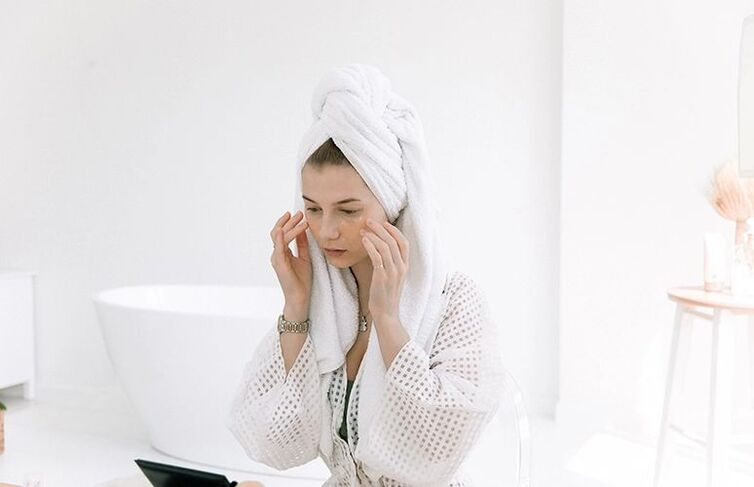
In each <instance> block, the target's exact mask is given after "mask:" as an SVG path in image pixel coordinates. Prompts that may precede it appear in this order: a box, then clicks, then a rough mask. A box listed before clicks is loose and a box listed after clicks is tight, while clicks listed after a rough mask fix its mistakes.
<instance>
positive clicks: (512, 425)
mask: <svg viewBox="0 0 754 487" xmlns="http://www.w3.org/2000/svg"><path fill="white" fill-rule="evenodd" d="M462 470H463V472H464V473H465V474H466V475H467V476H468V477H469V478H470V480H471V482H472V483H473V485H474V486H476V487H483V486H504V487H529V483H530V471H531V427H530V425H529V417H528V415H527V413H526V408H525V405H524V400H523V392H522V390H521V388H520V387H519V385H518V382H516V380H515V379H514V378H513V376H512V375H511V374H510V372H508V371H507V370H505V375H504V387H503V388H502V392H501V398H500V403H499V406H498V410H497V412H496V414H495V416H494V417H493V418H492V420H491V421H490V423H489V424H488V425H487V426H486V427H485V429H484V432H483V433H482V435H481V437H480V438H479V440H478V441H477V443H476V444H475V445H474V447H473V449H472V450H471V452H470V453H469V456H468V458H467V459H466V461H465V462H464V463H463V466H462Z"/></svg>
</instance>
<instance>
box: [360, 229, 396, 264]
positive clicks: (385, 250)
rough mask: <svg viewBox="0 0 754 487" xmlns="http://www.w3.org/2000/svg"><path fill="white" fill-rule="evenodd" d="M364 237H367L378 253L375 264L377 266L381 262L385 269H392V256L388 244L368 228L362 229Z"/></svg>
mask: <svg viewBox="0 0 754 487" xmlns="http://www.w3.org/2000/svg"><path fill="white" fill-rule="evenodd" d="M364 238H366V239H368V241H369V242H370V243H371V244H372V246H373V247H374V248H375V250H377V254H378V255H379V259H378V262H377V265H378V266H379V265H380V263H382V264H383V265H384V266H385V270H388V269H391V270H392V269H394V267H395V265H394V264H393V258H392V257H391V255H390V247H389V246H388V244H387V243H385V241H384V240H382V239H381V238H380V237H378V236H377V235H375V234H374V233H373V232H370V231H368V230H365V231H364Z"/></svg>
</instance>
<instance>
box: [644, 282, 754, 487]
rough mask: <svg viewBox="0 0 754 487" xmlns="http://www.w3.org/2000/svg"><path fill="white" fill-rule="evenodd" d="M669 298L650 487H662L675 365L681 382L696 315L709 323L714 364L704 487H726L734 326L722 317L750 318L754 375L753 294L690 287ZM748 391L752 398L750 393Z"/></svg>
mask: <svg viewBox="0 0 754 487" xmlns="http://www.w3.org/2000/svg"><path fill="white" fill-rule="evenodd" d="M668 297H669V298H670V300H671V301H675V302H676V311H675V323H674V325H673V338H672V343H671V346H670V360H669V362H668V370H667V379H666V386H665V400H664V404H663V409H662V423H661V426H660V435H659V442H658V446H657V457H656V459H655V471H654V484H653V485H654V487H659V485H660V474H661V470H662V465H663V460H664V458H665V455H666V450H667V433H668V430H669V428H670V412H671V406H674V404H673V403H675V402H676V401H677V399H676V397H675V395H676V394H677V391H675V392H674V388H673V383H674V380H675V376H676V367H679V368H680V378H681V381H683V377H684V373H685V365H686V357H687V356H688V351H689V348H690V336H691V325H692V322H691V320H692V319H693V318H694V317H697V318H702V319H704V320H707V321H709V322H711V324H712V361H711V363H710V367H711V369H710V372H711V373H710V395H709V416H708V432H707V441H706V446H707V486H708V487H724V486H725V485H726V482H727V481H728V452H729V447H730V427H731V421H732V407H731V406H732V404H731V400H732V392H733V391H732V382H733V374H734V368H733V365H734V364H733V361H734V353H735V350H734V345H735V342H734V337H735V328H734V327H732V326H731V325H732V323H724V322H723V319H722V318H723V315H724V314H725V315H728V314H732V315H749V317H748V320H749V321H747V324H748V325H749V326H748V332H749V360H750V371H751V373H752V376H751V377H754V328H753V327H752V323H751V321H750V320H751V315H753V314H754V296H733V295H731V294H730V290H729V289H726V290H724V291H721V292H706V291H705V290H704V287H703V286H688V287H674V288H670V289H668ZM698 307H703V308H711V309H712V313H711V314H710V313H708V312H704V311H701V310H699V309H697V308H698ZM679 353H680V358H679ZM750 382H751V381H750ZM752 387H754V385H753V386H752ZM676 389H677V388H676ZM751 392H752V399H753V400H754V389H753V390H752V391H751Z"/></svg>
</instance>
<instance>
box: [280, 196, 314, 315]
mask: <svg viewBox="0 0 754 487" xmlns="http://www.w3.org/2000/svg"><path fill="white" fill-rule="evenodd" d="M303 218H304V214H303V213H301V210H299V211H297V212H296V213H295V214H294V215H293V216H291V215H290V212H287V211H286V212H285V214H284V215H283V216H281V217H280V218H279V219H278V221H277V222H276V223H275V226H274V227H273V228H272V231H271V232H270V237H271V238H272V243H273V244H274V245H275V248H274V249H273V251H272V256H271V257H270V262H271V263H272V268H273V269H275V273H276V274H277V276H278V281H280V287H281V288H282V289H283V294H284V295H285V301H286V303H297V304H308V303H309V299H310V298H311V293H312V262H311V259H310V257H309V241H308V238H307V236H306V229H307V228H308V225H309V224H308V222H306V221H304V220H303ZM294 238H295V239H296V246H297V247H298V254H299V255H298V257H296V256H294V255H293V252H292V251H291V249H290V248H289V247H288V244H289V243H290V242H291V241H292V240H293V239H294Z"/></svg>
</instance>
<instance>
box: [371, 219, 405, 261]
mask: <svg viewBox="0 0 754 487" xmlns="http://www.w3.org/2000/svg"><path fill="white" fill-rule="evenodd" d="M367 225H369V228H370V229H371V230H372V231H373V232H374V233H375V235H377V236H378V237H379V238H380V239H381V240H382V241H383V242H385V244H386V245H387V247H388V249H387V250H388V255H386V256H385V257H386V258H388V259H389V261H390V263H391V264H392V265H394V266H397V265H398V264H399V263H400V262H401V251H400V249H399V248H398V242H396V241H395V238H394V237H393V236H392V235H390V232H388V231H387V229H385V227H384V226H383V225H382V224H381V223H378V222H375V223H374V224H373V225H370V224H369V223H367ZM376 244H377V248H378V249H381V246H380V245H379V242H376ZM385 265H387V263H385Z"/></svg>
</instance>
